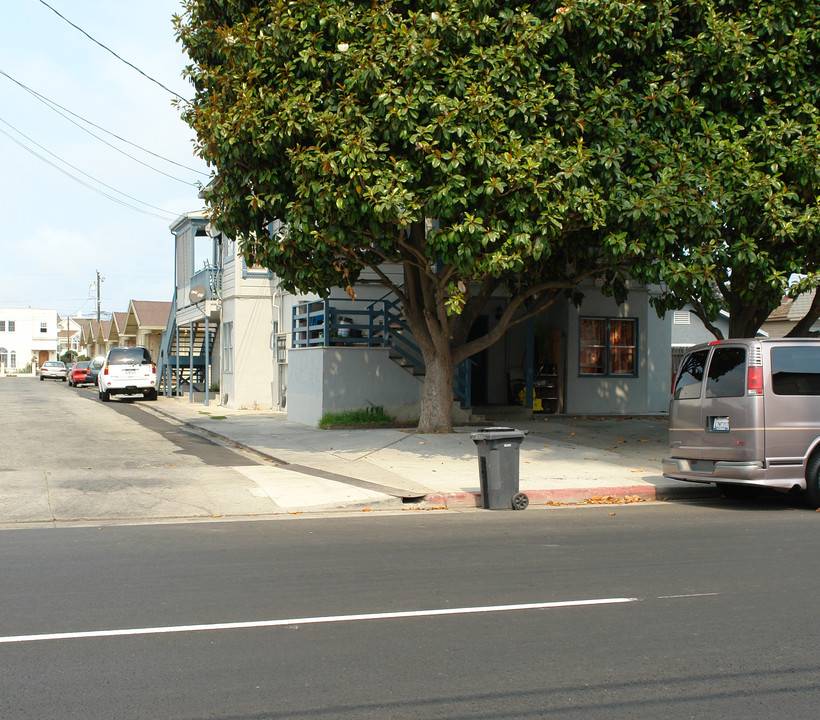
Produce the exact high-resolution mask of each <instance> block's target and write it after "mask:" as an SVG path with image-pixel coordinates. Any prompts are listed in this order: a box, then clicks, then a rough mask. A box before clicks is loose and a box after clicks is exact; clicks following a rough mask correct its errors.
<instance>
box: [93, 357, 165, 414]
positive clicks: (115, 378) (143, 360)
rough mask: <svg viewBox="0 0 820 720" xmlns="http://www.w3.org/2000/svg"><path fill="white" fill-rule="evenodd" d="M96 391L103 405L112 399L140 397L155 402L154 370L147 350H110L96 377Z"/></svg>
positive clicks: (155, 383) (155, 381)
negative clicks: (117, 397)
mask: <svg viewBox="0 0 820 720" xmlns="http://www.w3.org/2000/svg"><path fill="white" fill-rule="evenodd" d="M97 387H98V388H99V395H100V400H102V401H103V402H108V401H109V400H110V399H111V396H112V395H143V396H144V397H145V398H146V399H147V400H156V399H157V366H156V365H154V362H153V361H152V360H151V353H150V352H148V348H144V347H141V346H137V347H115V348H111V349H110V350H109V351H108V355H106V356H105V363H104V364H103V367H102V370H100V374H99V375H98V376H97Z"/></svg>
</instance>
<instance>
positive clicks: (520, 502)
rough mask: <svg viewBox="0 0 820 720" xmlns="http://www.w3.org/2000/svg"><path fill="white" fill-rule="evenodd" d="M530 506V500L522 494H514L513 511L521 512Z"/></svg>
mask: <svg viewBox="0 0 820 720" xmlns="http://www.w3.org/2000/svg"><path fill="white" fill-rule="evenodd" d="M529 504H530V499H529V498H528V497H527V496H526V495H525V494H524V493H516V494H515V495H513V499H512V509H513V510H523V509H524V508H526V507H527V505H529Z"/></svg>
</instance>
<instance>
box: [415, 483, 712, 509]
mask: <svg viewBox="0 0 820 720" xmlns="http://www.w3.org/2000/svg"><path fill="white" fill-rule="evenodd" d="M521 492H522V493H524V494H525V495H526V496H527V497H528V498H529V500H530V503H531V504H532V505H549V504H550V503H556V504H562V505H577V504H580V503H584V502H586V501H590V500H594V499H599V500H600V499H602V498H617V499H620V500H625V499H626V498H637V499H639V500H645V501H651V500H654V501H660V502H662V501H664V500H671V499H675V500H685V499H694V498H703V497H717V496H718V495H719V492H718V490H717V488H715V487H712V486H710V485H703V486H701V485H693V486H692V487H691V488H689V487H686V488H658V487H655V486H654V485H628V486H621V487H589V488H555V489H551V490H522V491H521ZM422 504H423V505H425V506H432V507H445V508H447V509H448V510H450V509H465V508H480V507H482V501H481V493H480V492H478V491H476V492H453V493H431V494H430V495H426V496H425V497H424V500H423V501H422Z"/></svg>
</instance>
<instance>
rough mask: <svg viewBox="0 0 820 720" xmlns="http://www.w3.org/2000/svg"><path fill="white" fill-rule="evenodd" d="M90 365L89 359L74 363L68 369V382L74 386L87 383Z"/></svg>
mask: <svg viewBox="0 0 820 720" xmlns="http://www.w3.org/2000/svg"><path fill="white" fill-rule="evenodd" d="M88 365H89V363H88V361H87V360H81V361H80V362H78V363H74V365H73V366H72V367H71V368H70V369H69V371H68V384H69V385H71V386H72V387H79V386H80V385H84V384H85V383H87V382H88V381H87V380H86V375H87V374H88Z"/></svg>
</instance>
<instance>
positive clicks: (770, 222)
mask: <svg viewBox="0 0 820 720" xmlns="http://www.w3.org/2000/svg"><path fill="white" fill-rule="evenodd" d="M676 36H677V38H676V40H675V41H674V44H673V45H672V46H671V47H670V49H669V51H668V52H667V53H665V54H664V56H663V63H662V64H660V65H659V67H658V73H659V76H660V77H661V78H662V81H663V82H664V83H665V84H666V86H667V87H669V86H673V85H674V86H676V87H678V88H680V92H681V93H682V94H683V95H685V97H686V98H687V100H688V101H690V102H695V103H696V104H697V106H698V107H699V108H700V113H699V114H697V115H691V114H689V113H686V115H687V117H689V118H691V122H685V123H684V124H683V125H687V127H683V126H681V127H680V128H679V129H678V132H679V133H680V135H679V137H680V141H681V144H682V146H683V147H684V148H685V150H686V152H687V154H688V155H689V157H690V158H691V159H692V161H693V162H694V163H695V164H696V165H697V167H698V172H699V174H700V175H701V179H700V180H699V182H698V188H699V190H700V203H699V207H700V209H699V213H698V215H699V216H698V221H697V222H692V223H688V224H680V225H678V226H677V228H676V231H677V234H678V237H679V238H680V242H679V243H677V244H675V245H674V246H671V247H670V248H669V254H668V255H667V257H666V258H665V261H664V262H663V263H661V264H659V265H658V269H659V270H660V271H661V277H662V278H663V280H664V281H665V283H666V287H667V288H668V290H669V292H668V295H667V296H666V297H665V298H664V302H663V306H664V307H667V308H669V307H681V306H682V304H683V303H686V302H690V303H691V304H692V306H693V308H694V309H695V312H696V313H697V314H698V315H699V316H700V317H701V319H702V320H703V321H704V322H705V323H706V324H707V326H708V327H710V328H711V329H712V332H713V333H714V334H715V335H716V336H718V337H720V335H721V333H720V330H719V329H718V328H717V327H715V326H714V325H712V321H713V320H714V319H715V318H716V317H717V314H718V313H719V312H720V310H721V309H726V310H728V312H729V316H730V319H729V336H730V337H754V335H755V333H756V332H757V330H758V329H759V328H760V326H761V325H762V323H763V322H764V321H765V320H766V318H767V317H768V316H769V314H770V313H771V312H772V311H773V310H774V309H775V308H777V307H778V306H779V305H780V302H781V298H782V297H783V296H784V294H786V293H787V292H789V293H791V294H792V295H794V294H797V293H799V292H805V291H807V290H809V289H811V288H812V287H815V286H816V285H817V284H818V282H820V206H818V192H820V4H818V3H817V1H816V0H758V2H746V1H745V0H744V1H741V0H710V1H709V2H706V1H700V2H696V1H694V0H692V1H690V2H682V3H681V4H680V8H679V13H678V20H677V31H676ZM795 275H801V276H802V278H803V279H802V280H801V281H800V283H799V284H796V285H795V284H792V285H791V287H790V286H789V281H790V279H791V278H793V276H795ZM816 299H817V302H815V304H814V305H813V307H812V309H811V310H810V314H809V315H807V317H806V318H805V321H804V322H801V323H799V325H798V326H797V328H796V329H795V330H796V332H799V333H803V334H805V333H807V332H808V328H809V327H810V326H811V324H812V323H813V322H814V321H816V320H817V319H818V317H820V297H817V298H816Z"/></svg>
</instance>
